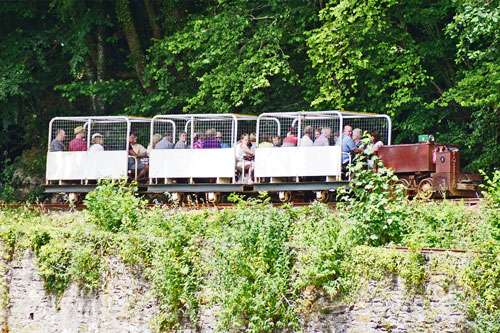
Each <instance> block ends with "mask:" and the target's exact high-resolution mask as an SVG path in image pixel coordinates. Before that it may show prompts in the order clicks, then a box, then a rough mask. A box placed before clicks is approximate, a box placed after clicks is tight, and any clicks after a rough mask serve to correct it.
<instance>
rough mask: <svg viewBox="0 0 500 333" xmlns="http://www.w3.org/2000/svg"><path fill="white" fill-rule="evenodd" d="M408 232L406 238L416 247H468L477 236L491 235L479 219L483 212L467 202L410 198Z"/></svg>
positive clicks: (404, 237)
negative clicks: (469, 207) (411, 199)
mask: <svg viewBox="0 0 500 333" xmlns="http://www.w3.org/2000/svg"><path fill="white" fill-rule="evenodd" d="M408 205H409V206H410V210H409V215H408V217H407V219H406V225H407V228H408V233H406V234H404V235H403V240H402V242H403V243H405V244H406V245H408V246H412V247H418V248H422V247H434V248H448V249H466V248H467V247H468V246H470V245H471V244H473V243H474V242H475V241H476V240H478V241H479V240H482V239H484V238H485V237H488V231H487V230H485V229H484V228H483V226H482V225H481V224H480V223H479V221H480V219H481V214H480V213H479V212H478V211H476V210H471V209H467V208H468V207H467V206H466V205H465V203H463V202H457V201H448V200H443V201H442V202H422V201H418V200H414V201H412V202H408Z"/></svg>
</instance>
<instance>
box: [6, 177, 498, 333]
mask: <svg viewBox="0 0 500 333" xmlns="http://www.w3.org/2000/svg"><path fill="white" fill-rule="evenodd" d="M363 171H366V174H363V173H362V172H363ZM356 173H357V174H358V176H356V175H355V176H354V177H353V182H354V183H353V187H352V188H351V192H350V193H351V195H353V196H359V198H360V199H361V200H364V203H365V205H366V206H367V207H366V208H363V207H361V206H355V205H356V203H355V202H353V201H349V200H352V198H349V199H347V200H348V203H349V205H347V204H346V203H344V204H341V206H343V207H342V208H341V209H340V210H339V211H331V210H328V208H327V207H326V206H325V205H323V204H319V203H315V204H313V205H311V206H309V207H302V208H292V207H290V206H282V207H280V208H276V207H273V206H272V205H270V204H269V202H268V198H265V197H264V198H259V199H256V200H250V201H243V198H241V197H240V198H239V199H237V201H239V204H238V205H237V206H236V207H235V208H232V209H226V210H223V211H181V210H180V209H178V208H177V209H173V210H165V209H163V208H155V209H151V210H148V211H142V213H141V216H140V219H139V220H137V221H136V222H135V223H129V222H126V223H125V225H124V224H120V227H119V228H118V230H123V231H124V232H114V231H115V229H112V228H111V229H110V230H111V231H113V232H111V231H108V230H107V229H104V228H107V227H106V225H103V224H102V223H97V222H96V216H108V215H106V214H109V212H108V211H106V209H110V208H111V207H114V209H115V210H116V211H121V212H126V209H125V208H128V207H129V206H130V203H131V202H132V203H133V202H136V201H133V200H132V199H131V198H133V199H136V198H135V197H134V195H133V194H132V193H131V192H130V191H129V190H124V192H123V193H121V194H119V195H117V194H116V193H117V192H118V193H119V187H118V188H117V187H114V186H112V184H111V183H107V184H102V185H100V186H102V187H103V189H102V191H103V193H104V192H105V191H108V190H109V191H110V193H111V194H110V196H109V197H106V198H105V199H104V200H108V201H111V200H114V197H113V196H114V195H116V196H117V197H118V199H117V200H116V201H117V202H116V203H114V204H113V205H111V204H110V205H109V206H108V208H106V209H104V208H102V215H99V214H97V215H94V213H91V212H90V211H84V212H72V213H65V214H61V213H57V214H48V213H42V212H40V211H34V210H30V209H25V208H23V209H17V210H6V209H4V210H0V240H1V241H2V242H3V244H5V245H6V252H7V253H9V254H12V255H13V256H18V255H20V254H22V253H23V252H24V251H25V250H26V249H31V250H32V252H33V254H34V256H35V262H36V263H37V265H38V267H39V272H40V275H41V276H42V277H43V279H44V282H45V286H46V288H47V290H49V291H51V292H53V293H55V294H56V295H58V296H61V295H62V294H63V293H64V291H65V289H66V288H67V286H68V285H69V284H70V283H77V284H78V285H79V286H80V287H81V288H83V290H85V291H94V292H98V291H99V290H100V289H99V288H101V287H102V282H103V277H104V276H107V270H108V269H109V267H108V266H107V264H106V263H107V261H108V260H109V259H108V258H109V257H110V256H113V257H116V256H119V257H120V258H122V260H123V261H124V262H125V263H126V264H127V265H129V266H130V267H131V270H133V271H135V272H137V273H138V276H144V277H145V278H146V279H147V280H148V281H149V282H150V283H151V286H152V291H153V293H154V296H155V299H156V300H157V301H158V304H159V309H160V313H159V314H158V316H157V317H156V319H155V324H156V328H157V329H158V330H160V331H163V330H175V329H178V328H180V325H179V322H180V320H181V319H186V318H189V319H190V320H191V322H192V323H193V324H196V322H197V320H198V315H199V314H198V312H199V309H200V307H201V305H202V304H207V306H210V305H211V304H219V305H220V308H221V310H220V314H219V315H220V319H221V320H220V325H221V327H220V328H221V329H223V330H231V329H246V330H251V331H271V330H276V329H279V328H288V329H297V328H298V323H299V320H298V318H297V313H298V312H300V311H307V310H308V309H309V307H310V306H312V304H313V303H314V301H315V299H316V297H317V295H312V294H311V293H313V292H312V291H314V293H316V292H317V293H318V294H320V295H325V292H326V293H327V294H329V295H330V296H333V295H339V294H342V295H344V296H346V299H347V300H355V299H357V297H358V293H357V291H358V290H359V288H360V287H361V286H363V285H364V284H366V283H369V282H370V281H373V280H375V281H393V280H392V279H390V278H391V277H399V278H401V281H403V283H404V287H405V289H406V290H407V292H408V296H409V297H411V296H412V295H413V294H414V293H420V292H424V291H425V287H426V285H425V284H426V282H427V280H428V277H429V275H430V274H433V272H435V271H438V272H443V273H444V276H446V277H447V278H446V279H447V280H446V283H453V284H456V285H457V287H458V288H457V290H462V291H463V301H462V303H463V304H465V305H466V306H467V308H468V313H469V314H470V320H471V323H472V324H471V329H472V330H477V331H485V332H495V331H497V330H498V321H495V320H496V319H497V318H498V317H499V310H498V309H499V306H500V304H499V301H498V300H499V299H500V296H499V295H500V273H499V272H498V265H499V258H500V250H499V249H500V245H499V242H498V240H497V239H495V238H494V237H492V235H494V233H492V230H494V227H493V226H492V225H491V221H490V220H489V212H490V210H489V209H486V208H485V209H479V210H471V209H470V208H469V207H467V206H465V205H463V204H456V203H452V202H446V201H444V202H442V203H439V204H429V203H423V202H413V203H411V204H409V203H408V202H407V201H405V200H403V199H401V198H399V194H398V192H397V190H395V191H393V192H392V194H391V192H390V191H388V190H387V187H386V185H387V181H389V180H390V179H391V176H390V174H388V173H385V171H383V170H382V173H381V174H380V175H376V174H374V173H373V172H372V170H364V169H362V168H361V169H359V170H356ZM495 177H496V176H493V177H492V178H491V179H489V180H487V184H489V185H488V186H493V189H496V188H497V186H496V185H497V181H496V180H494V179H496V178H495ZM354 179H357V181H358V182H363V181H365V182H367V183H366V184H365V186H366V185H368V186H370V185H372V186H373V188H371V191H366V192H367V193H365V195H364V196H361V191H359V192H358V189H360V188H361V187H362V184H361V183H359V184H356V183H355V181H354ZM384 184H385V185H384ZM377 188H380V189H381V191H377ZM346 191H347V190H346ZM386 192H389V194H390V195H389V196H386ZM490 193H491V192H490ZM346 195H347V192H346V193H344V195H343V196H346ZM123 196H125V197H126V199H123ZM129 197H130V198H129ZM375 198H380V200H389V201H388V202H386V212H385V213H384V214H386V215H383V214H382V213H381V212H380V211H379V209H380V207H379V206H378V205H375V203H374V202H373V200H375ZM398 198H399V199H398ZM92 200H97V199H96V198H94V199H92ZM488 200H489V199H488ZM384 202H385V201H384ZM119 205H122V206H124V207H121V208H120V207H119ZM140 205H141V204H140V203H136V206H140ZM398 205H399V206H400V207H399V208H397V206H398ZM393 206H394V207H395V208H393ZM99 207H101V206H99ZM103 207H104V206H103ZM96 209H97V208H96ZM99 209H100V208H99ZM355 209H356V210H362V211H361V213H360V212H355V211H354V210H355ZM363 209H365V210H363ZM362 213H364V215H366V216H365V217H364V220H362V221H365V222H366V223H369V221H372V220H374V221H376V222H377V224H375V225H374V226H370V227H368V228H365V229H362V228H364V226H363V225H361V224H356V223H359V222H356V220H354V218H356V219H359V220H360V221H361V214H362ZM100 214H101V213H100ZM127 214H128V213H127ZM126 216H127V215H123V216H122V219H121V220H120V221H122V222H123V221H125V220H127V219H130V217H126ZM384 218H386V219H388V218H392V219H393V223H394V221H396V222H397V223H400V224H399V225H398V226H397V228H399V229H401V230H403V231H404V232H403V233H402V234H401V235H397V234H395V230H397V228H396V227H394V226H392V225H388V226H387V228H383V227H382V220H383V219H384ZM398 219H399V220H398ZM117 223H118V222H117ZM355 228H361V229H362V230H361V231H362V232H363V230H368V231H367V232H372V233H374V234H377V235H380V236H379V237H380V239H384V242H386V241H389V242H393V243H396V242H397V243H398V244H400V245H401V246H407V247H410V249H409V251H408V252H401V251H395V250H391V249H387V248H380V247H378V248H377V247H370V246H366V245H361V244H362V243H363V242H366V243H367V244H373V243H374V242H379V241H378V239H372V238H370V237H365V236H364V235H360V233H359V232H356V230H355ZM391 228H394V230H392V229H391ZM388 229H391V230H388ZM380 244H384V243H382V242H380ZM420 247H451V248H466V249H469V251H468V253H466V254H456V256H451V255H446V254H439V255H438V254H434V255H432V256H423V255H422V254H421V253H420V251H419V250H418V249H419V248H420ZM457 258H461V261H457ZM427 259H429V261H430V262H431V263H429V262H427ZM387 278H389V280H387ZM304 308H305V309H304Z"/></svg>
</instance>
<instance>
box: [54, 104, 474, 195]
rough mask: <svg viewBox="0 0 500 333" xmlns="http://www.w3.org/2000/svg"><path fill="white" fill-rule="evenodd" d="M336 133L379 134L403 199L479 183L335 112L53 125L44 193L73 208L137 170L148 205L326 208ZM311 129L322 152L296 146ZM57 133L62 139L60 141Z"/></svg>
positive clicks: (467, 191)
mask: <svg viewBox="0 0 500 333" xmlns="http://www.w3.org/2000/svg"><path fill="white" fill-rule="evenodd" d="M345 125H350V126H351V127H353V128H360V129H362V130H363V131H368V132H370V131H373V130H376V131H378V132H379V133H380V135H381V139H382V141H383V142H384V144H385V146H383V147H381V148H380V150H379V157H380V158H381V159H382V161H383V163H384V164H385V165H386V166H388V167H391V168H393V169H394V170H395V172H396V174H397V175H398V177H399V178H400V179H399V182H400V183H402V184H404V185H406V186H407V188H408V195H409V196H411V195H418V196H419V197H422V198H431V197H433V196H435V195H436V194H437V193H445V192H446V193H447V194H448V195H452V196H455V195H457V196H475V195H476V192H477V191H478V184H479V182H480V177H479V176H477V175H465V174H462V173H460V169H459V152H458V148H457V147H456V146H452V145H440V144H434V143H432V144H431V143H426V144H422V143H419V144H415V145H391V119H390V117H389V116H387V115H377V114H368V113H356V112H345V111H311V112H276V113H263V114H261V115H259V116H258V117H257V116H248V115H236V114H183V115H157V116H155V117H153V118H152V119H149V118H138V117H124V116H116V117H112V116H110V117H90V116H89V117H57V118H54V119H52V120H51V122H50V125H49V140H48V144H49V151H48V152H47V169H46V184H45V191H46V192H48V193H66V194H69V197H70V199H71V200H74V201H78V200H79V199H81V198H82V197H83V196H84V195H85V193H88V192H90V191H92V190H94V189H95V187H96V186H97V181H98V180H99V179H105V178H110V179H119V178H124V177H125V178H128V179H129V180H134V179H135V178H137V176H138V170H140V169H141V166H142V168H146V170H147V171H148V173H147V174H148V175H147V178H145V179H139V183H138V188H139V191H140V192H141V193H146V194H150V195H163V194H165V193H168V194H169V196H170V198H171V199H173V200H176V201H182V200H184V199H185V198H186V196H187V195H189V194H195V195H196V196H198V197H206V200H207V201H208V202H211V203H217V202H219V201H221V200H222V198H223V196H224V195H225V194H227V193H233V192H236V193H244V194H254V193H256V192H262V191H267V192H270V193H271V194H272V195H275V196H276V197H277V198H279V200H280V201H282V202H289V201H292V200H294V197H295V196H297V197H302V198H303V200H305V199H316V200H318V201H322V202H326V201H329V200H330V199H331V197H332V193H333V192H335V190H336V189H338V188H339V187H341V186H346V185H348V182H349V175H348V173H346V171H345V170H346V169H345V168H343V166H342V161H343V160H344V161H345V160H346V159H347V160H348V161H349V163H350V159H351V156H350V155H349V154H347V153H343V152H342V151H341V145H342V140H343V137H342V130H343V128H344V126H345ZM321 129H328V131H330V132H331V136H330V137H328V138H327V140H328V143H327V145H324V146H312V145H310V144H305V143H304V141H303V140H302V138H303V136H304V133H305V132H306V133H310V132H311V130H321ZM62 131H63V132H64V133H65V134H66V135H65V136H61V133H62ZM244 133H255V134H256V135H255V138H251V140H254V142H252V146H253V148H252V150H253V155H254V157H253V158H252V159H250V158H249V159H238V154H239V149H241V146H240V145H239V142H240V138H241V137H242V135H243V134H244ZM131 134H134V137H137V141H138V142H140V143H144V144H145V145H147V146H148V148H147V149H146V148H145V147H143V146H141V145H140V144H139V145H138V147H139V146H140V147H142V148H140V147H139V148H140V149H143V150H144V151H147V153H145V152H144V153H143V154H137V155H138V156H130V154H129V151H130V149H131V148H133V149H134V151H135V149H136V145H137V144H136V143H134V142H131V141H130V140H129V138H130V137H131ZM73 136H74V138H73ZM205 136H206V137H205ZM204 137H205V138H204ZM78 138H79V139H80V140H81V141H80V142H84V143H83V144H82V145H83V146H82V147H81V148H82V149H81V150H78V151H75V150H74V149H72V150H70V149H69V147H70V145H71V141H73V140H75V139H78ZM159 138H163V139H162V140H167V141H168V142H169V143H170V144H171V145H172V146H171V147H172V148H173V147H174V145H176V144H177V143H179V141H182V140H184V141H183V142H181V143H182V144H181V146H183V148H186V149H159V148H157V147H156V146H155V145H156V141H158V139H159ZM271 138H275V139H276V140H284V141H285V142H288V141H290V140H289V139H285V138H291V139H292V141H293V140H295V141H294V142H296V144H295V145H289V146H287V144H284V145H282V146H281V147H279V148H270V147H273V145H272V144H271V143H270V141H271ZM85 139H86V140H85ZM97 139H99V140H97ZM203 139H205V140H206V141H205V142H209V141H210V140H212V142H218V143H217V148H218V149H208V148H209V147H208V145H205V147H204V146H203V145H198V144H199V143H200V142H203ZM54 140H59V141H60V142H56V144H57V145H58V146H59V147H61V148H60V149H59V150H58V151H54V149H52V148H51V145H52V146H53V145H54ZM214 140H217V141H214ZM311 143H312V142H311ZM92 144H101V145H102V149H99V150H95V149H92ZM85 145H86V146H85ZM139 148H138V149H139ZM196 148H201V149H196ZM212 148H215V147H212ZM140 155H143V156H142V157H141V156H140Z"/></svg>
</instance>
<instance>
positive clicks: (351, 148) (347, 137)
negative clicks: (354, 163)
mask: <svg viewBox="0 0 500 333" xmlns="http://www.w3.org/2000/svg"><path fill="white" fill-rule="evenodd" d="M340 141H341V140H337V143H336V144H339V143H340ZM360 151H361V149H359V148H357V147H356V144H355V143H354V140H353V139H352V127H351V126H349V125H345V126H344V133H342V164H347V163H349V154H351V153H359V152H360Z"/></svg>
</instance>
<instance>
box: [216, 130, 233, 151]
mask: <svg viewBox="0 0 500 333" xmlns="http://www.w3.org/2000/svg"><path fill="white" fill-rule="evenodd" d="M215 138H216V139H217V140H219V142H220V147H221V148H231V146H230V145H229V143H225V142H224V138H223V137H222V133H221V132H217V135H215Z"/></svg>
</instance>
